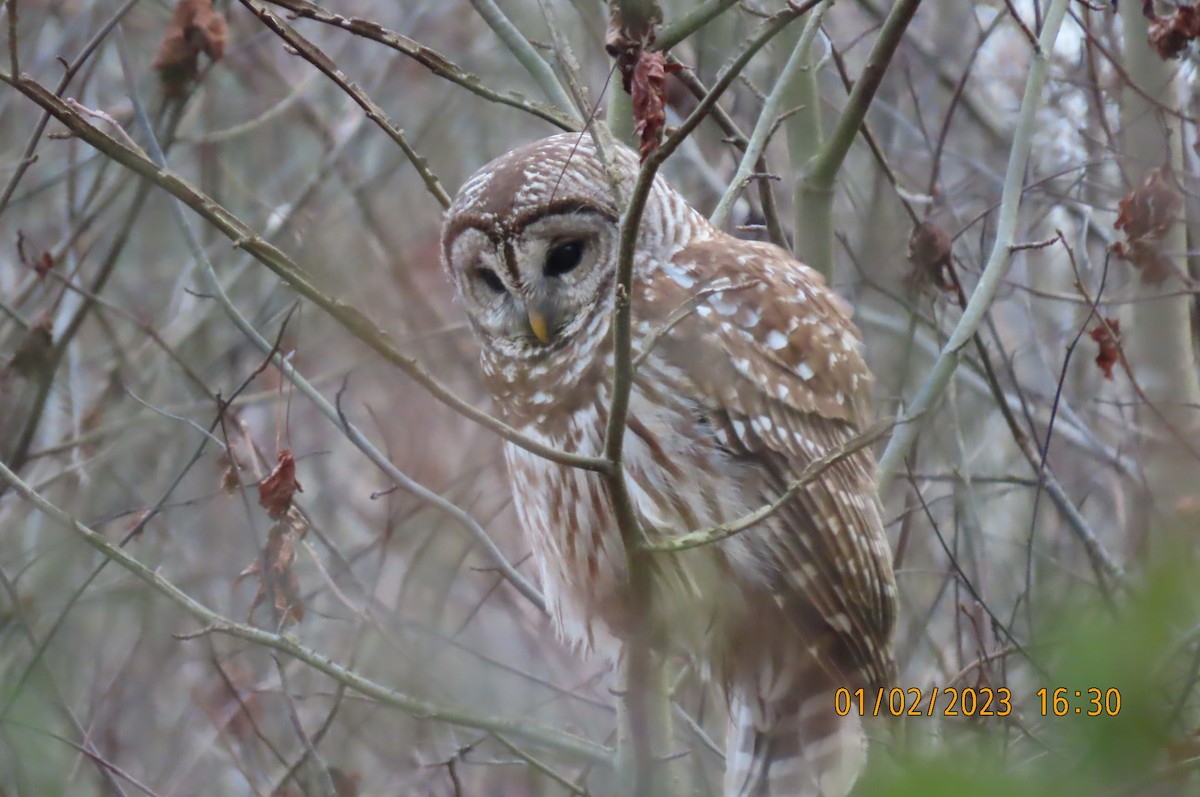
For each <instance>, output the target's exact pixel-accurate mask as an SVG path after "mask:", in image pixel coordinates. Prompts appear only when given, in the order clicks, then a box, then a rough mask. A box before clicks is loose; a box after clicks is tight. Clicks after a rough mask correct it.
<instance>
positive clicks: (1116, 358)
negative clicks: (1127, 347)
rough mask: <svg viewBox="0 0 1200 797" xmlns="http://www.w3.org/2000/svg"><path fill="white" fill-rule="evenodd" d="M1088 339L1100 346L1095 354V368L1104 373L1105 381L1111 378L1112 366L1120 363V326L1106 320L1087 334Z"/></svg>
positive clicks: (1116, 322)
mask: <svg viewBox="0 0 1200 797" xmlns="http://www.w3.org/2000/svg"><path fill="white" fill-rule="evenodd" d="M1088 337H1090V338H1091V339H1092V340H1094V341H1096V343H1097V344H1098V345H1099V346H1100V351H1099V353H1097V354H1096V366H1097V367H1098V368H1099V369H1100V370H1101V371H1103V372H1104V378H1105V379H1112V378H1113V366H1115V365H1116V364H1117V363H1119V362H1120V361H1121V325H1120V323H1118V321H1117V319H1115V318H1106V319H1104V322H1103V323H1098V324H1096V326H1095V327H1094V328H1093V329H1092V330H1091V331H1090V332H1088Z"/></svg>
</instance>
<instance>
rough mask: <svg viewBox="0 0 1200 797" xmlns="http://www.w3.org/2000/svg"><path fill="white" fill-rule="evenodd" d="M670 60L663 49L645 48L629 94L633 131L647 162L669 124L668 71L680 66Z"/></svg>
mask: <svg viewBox="0 0 1200 797" xmlns="http://www.w3.org/2000/svg"><path fill="white" fill-rule="evenodd" d="M681 68H682V67H680V66H679V65H678V64H667V62H666V59H665V58H663V54H662V53H651V52H646V51H645V50H642V51H641V53H640V54H639V55H638V58H637V63H636V64H634V67H633V79H632V82H631V87H630V92H629V94H630V96H631V97H632V99H633V120H634V125H633V132H634V133H635V134H636V135H637V136H638V139H639V141H640V145H639V147H638V151H639V153H640V154H641V159H642V161H643V162H644V161H645V160H646V158H648V157H649V156H650V153H651V152H653V151H654V150H655V149H656V148H657V147H658V145H659V144H661V143H662V137H663V131H664V130H665V129H666V126H667V112H666V104H667V89H666V85H667V74H668V73H670V72H676V71H678V70H679V69H681Z"/></svg>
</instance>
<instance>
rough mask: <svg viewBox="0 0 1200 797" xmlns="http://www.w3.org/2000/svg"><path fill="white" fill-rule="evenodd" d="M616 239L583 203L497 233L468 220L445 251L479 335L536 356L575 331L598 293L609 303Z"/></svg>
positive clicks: (612, 230) (590, 312) (584, 321)
mask: <svg viewBox="0 0 1200 797" xmlns="http://www.w3.org/2000/svg"><path fill="white" fill-rule="evenodd" d="M616 245H617V228H616V226H615V225H614V224H613V223H612V222H611V221H610V220H609V219H608V218H606V217H604V216H601V215H599V214H596V213H589V212H586V211H584V212H570V213H559V214H549V215H545V216H541V217H538V218H535V219H533V220H531V221H529V222H528V223H527V224H525V225H523V226H522V227H521V228H520V229H518V230H517V231H515V232H514V233H513V234H511V235H510V236H508V237H503V238H500V239H496V238H495V237H489V236H488V235H486V234H485V233H484V232H483V231H482V230H479V229H472V228H468V229H465V230H463V231H462V232H461V233H460V234H459V235H458V236H457V238H456V239H455V240H454V241H452V242H451V245H450V251H449V256H450V259H451V262H452V263H454V264H455V266H456V268H455V269H454V271H455V272H456V277H457V279H458V287H459V292H460V294H461V295H462V296H463V299H464V303H465V304H466V307H467V310H468V312H469V314H470V315H471V318H472V320H473V321H474V322H475V325H476V327H477V329H478V330H479V331H480V332H483V333H486V334H484V335H483V336H482V337H483V339H484V340H491V341H494V342H495V343H496V344H498V345H500V346H502V347H503V348H505V349H507V350H508V351H509V353H511V354H517V353H521V354H524V355H526V356H538V355H539V354H541V353H544V352H547V351H551V350H557V349H558V348H559V347H561V345H563V344H564V342H566V341H568V340H571V339H572V338H573V337H574V336H575V335H576V334H578V333H579V331H580V330H581V329H583V327H584V326H585V325H586V324H587V322H588V321H589V320H590V319H591V318H592V317H593V315H594V313H595V312H597V311H598V310H600V308H599V307H597V304H598V300H599V303H602V304H604V305H607V302H605V301H603V300H604V299H605V298H606V294H607V287H608V284H609V277H611V271H612V266H611V264H612V263H613V262H614V261H615V253H616ZM601 311H602V310H601Z"/></svg>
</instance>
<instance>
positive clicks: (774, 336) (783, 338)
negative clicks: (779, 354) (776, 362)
mask: <svg viewBox="0 0 1200 797" xmlns="http://www.w3.org/2000/svg"><path fill="white" fill-rule="evenodd" d="M787 345H788V339H787V335H785V334H783V333H782V332H780V331H779V330H778V329H772V330H771V332H770V334H768V335H767V348H768V349H773V350H774V351H779V350H780V349H786V348H787Z"/></svg>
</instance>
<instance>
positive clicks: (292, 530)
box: [237, 521, 304, 625]
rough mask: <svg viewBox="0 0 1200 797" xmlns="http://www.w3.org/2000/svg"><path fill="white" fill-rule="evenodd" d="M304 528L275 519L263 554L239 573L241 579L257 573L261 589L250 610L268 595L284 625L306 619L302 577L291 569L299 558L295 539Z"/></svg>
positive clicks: (276, 614) (278, 620) (238, 578)
mask: <svg viewBox="0 0 1200 797" xmlns="http://www.w3.org/2000/svg"><path fill="white" fill-rule="evenodd" d="M302 531H303V529H302V528H297V527H296V526H295V525H293V524H291V523H287V522H285V521H280V522H279V523H276V524H275V525H274V526H272V527H271V530H270V531H269V532H268V533H267V544H266V547H264V548H263V552H262V555H261V556H259V558H258V559H256V560H255V561H254V562H252V563H251V564H250V565H249V566H248V567H247V568H246V569H245V570H243V571H242V572H241V573H238V577H237V580H238V581H241V580H242V579H243V578H246V577H247V576H257V577H258V591H257V592H256V593H255V594H254V601H253V602H252V603H251V604H250V612H249V613H250V614H253V613H254V610H255V609H257V608H258V606H259V604H261V603H263V601H265V600H267V598H268V597H269V598H270V600H271V606H272V608H273V609H274V610H275V617H276V621H277V622H278V623H280V624H281V625H291V624H293V623H298V622H300V621H301V620H303V619H304V602H303V601H302V600H301V598H300V579H299V578H298V577H297V576H296V574H295V573H294V572H293V571H292V564H293V563H294V562H295V561H296V541H297V540H298V539H299V538H300V537H301V533H302Z"/></svg>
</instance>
